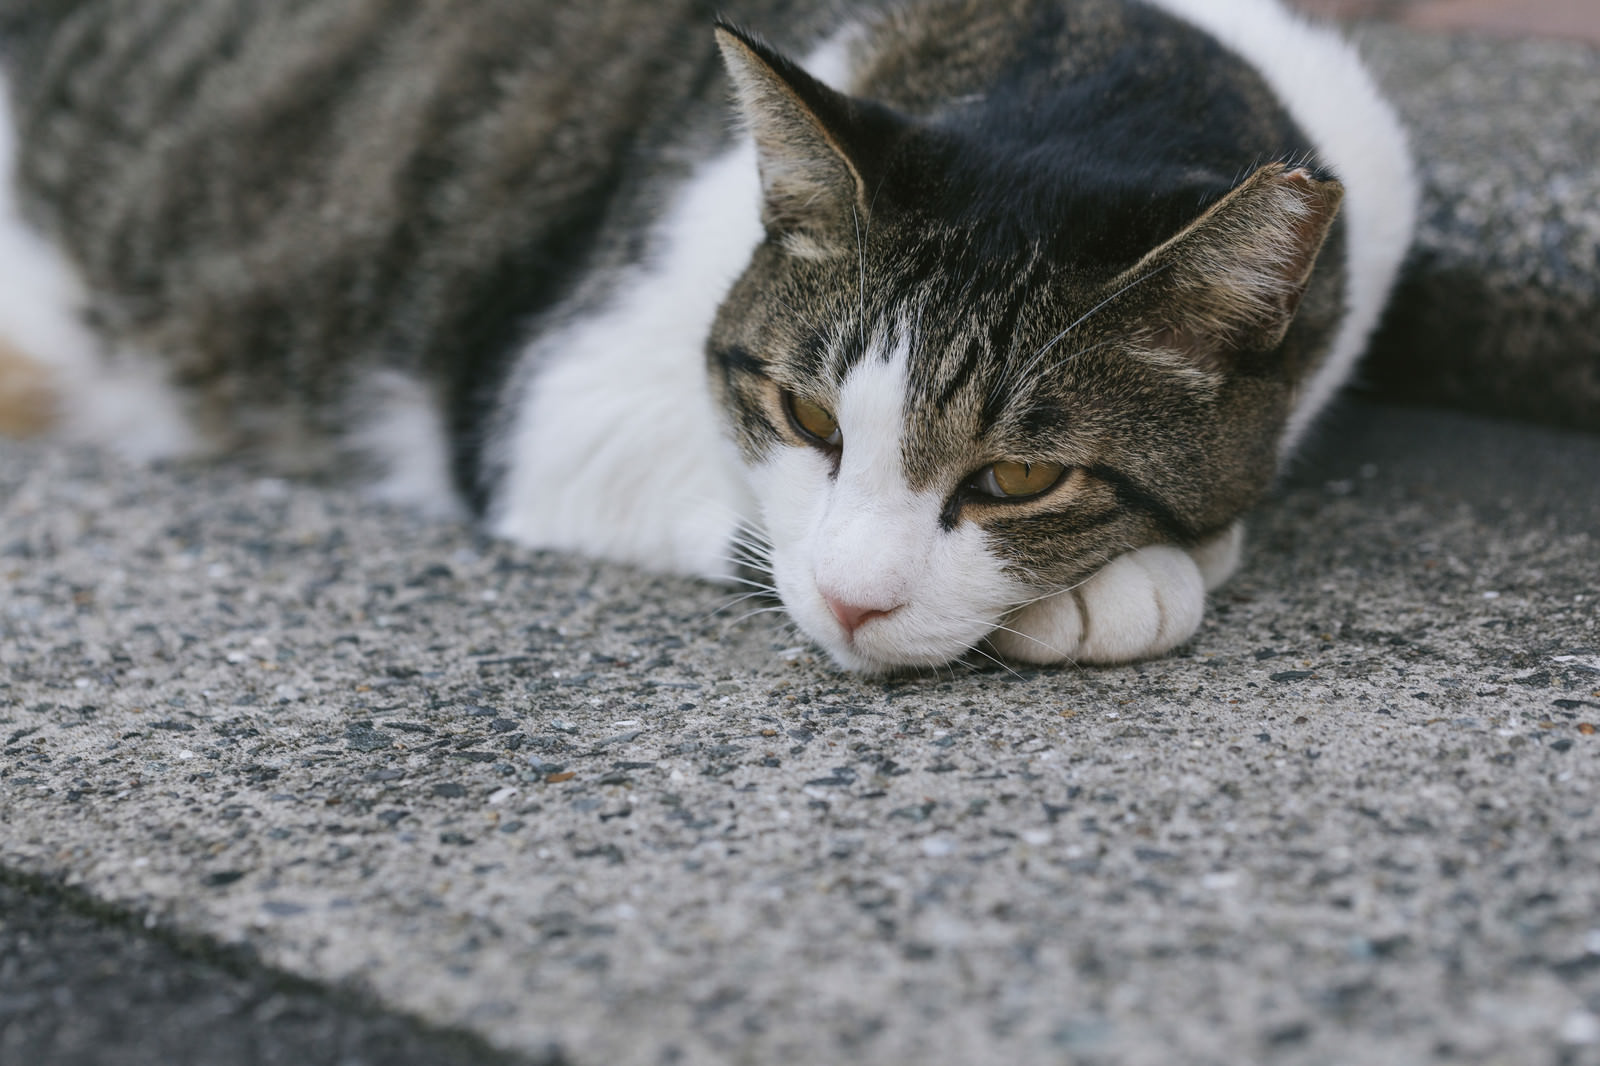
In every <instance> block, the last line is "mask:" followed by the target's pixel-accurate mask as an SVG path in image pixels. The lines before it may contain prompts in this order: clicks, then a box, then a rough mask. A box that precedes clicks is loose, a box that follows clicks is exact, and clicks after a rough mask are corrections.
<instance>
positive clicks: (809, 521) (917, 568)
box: [752, 343, 1024, 672]
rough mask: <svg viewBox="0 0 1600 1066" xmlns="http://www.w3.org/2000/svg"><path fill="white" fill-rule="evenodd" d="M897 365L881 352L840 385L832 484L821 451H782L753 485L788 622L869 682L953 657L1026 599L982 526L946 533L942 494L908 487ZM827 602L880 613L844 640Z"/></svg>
mask: <svg viewBox="0 0 1600 1066" xmlns="http://www.w3.org/2000/svg"><path fill="white" fill-rule="evenodd" d="M906 364H907V349H906V347H905V345H904V343H902V344H900V345H899V346H898V347H896V348H895V349H893V350H892V351H890V352H887V353H885V352H883V351H882V350H881V347H880V349H879V350H878V351H873V352H869V353H868V354H867V355H866V357H865V358H863V359H862V360H861V362H860V363H858V364H857V365H856V366H855V367H854V368H853V369H852V370H851V372H850V374H849V375H848V376H847V377H846V378H845V380H844V382H843V384H842V386H841V388H840V394H839V403H838V411H837V412H836V414H837V417H838V419H839V429H840V433H841V434H842V439H843V448H842V451H841V456H840V463H839V469H838V473H837V475H834V474H833V472H832V462H831V460H830V459H829V457H828V456H826V455H824V454H823V453H822V452H820V451H818V450H816V449H814V448H809V447H804V446H790V447H783V448H779V449H778V450H777V451H776V453H775V454H774V455H773V457H772V458H771V459H770V460H768V461H767V462H766V463H765V464H764V465H763V466H762V467H761V468H760V469H758V470H756V471H754V472H753V476H752V490H753V491H754V492H755V494H756V496H757V497H758V498H759V499H760V501H761V512H762V517H763V519H764V521H765V524H766V529H767V534H768V536H769V538H770V540H771V542H772V545H773V550H772V562H773V578H774V581H775V583H776V584H777V587H778V590H779V592H780V594H781V595H782V597H783V602H784V605H785V606H786V607H787V608H788V610H789V614H790V616H791V617H793V618H794V620H795V622H796V623H798V624H799V626H800V628H801V629H802V630H804V631H805V632H806V634H807V635H808V636H810V637H811V638H812V639H813V640H815V641H816V642H817V643H818V644H820V645H821V646H822V647H823V648H824V649H826V650H827V651H828V653H829V654H831V655H832V656H833V658H834V659H835V660H836V661H837V662H839V664H840V665H842V666H845V667H847V668H849V669H854V670H861V671H866V672H879V671H882V670H885V669H889V668H893V667H898V666H935V665H938V664H941V663H945V662H949V661H950V660H952V659H956V658H959V657H960V656H962V655H963V654H965V653H966V652H967V651H968V650H970V649H972V648H974V647H977V646H978V645H979V644H980V643H981V642H982V641H983V639H984V638H985V637H986V636H987V635H988V634H989V632H990V631H991V630H992V629H993V628H994V626H995V625H996V623H998V622H999V620H1000V617H1001V615H1002V614H1003V613H1004V612H1005V610H1006V609H1007V608H1008V607H1009V606H1010V605H1011V604H1013V603H1015V602H1016V601H1017V600H1018V599H1019V598H1021V596H1022V595H1023V594H1024V592H1023V590H1022V589H1021V587H1020V586H1019V585H1018V584H1017V583H1016V582H1015V581H1013V580H1012V579H1011V578H1010V577H1008V576H1007V575H1006V573H1005V571H1004V569H1003V568H1002V566H1001V563H1000V560H999V559H998V558H996V557H995V556H994V555H993V554H992V553H991V552H990V551H989V548H988V543H987V537H986V536H985V534H984V533H983V531H982V530H981V529H980V528H978V527H977V526H976V525H975V524H973V523H971V522H963V523H960V524H959V525H957V526H956V528H955V529H954V530H949V531H947V530H945V529H943V528H942V527H941V525H940V523H939V515H940V511H941V510H942V508H943V506H944V498H943V496H942V495H940V494H939V493H936V492H920V493H919V492H913V491H912V490H911V489H910V487H909V486H908V485H907V484H906V480H905V474H904V470H903V466H902V461H901V455H900V440H901V436H902V434H903V432H904V428H903V423H904V410H905V398H906ZM830 599H832V600H834V601H836V602H840V603H845V604H849V605H851V606H853V607H857V608H867V609H871V610H877V611H887V612H889V613H888V614H885V615H883V616H880V617H877V618H873V619H871V620H869V621H867V622H865V623H864V624H862V625H861V626H860V628H858V629H857V630H856V631H855V632H854V633H851V632H849V631H848V630H847V629H846V628H845V627H844V626H843V625H842V624H841V623H840V621H839V620H838V618H836V617H835V615H834V612H833V610H832V608H831V607H830V606H829V600H830Z"/></svg>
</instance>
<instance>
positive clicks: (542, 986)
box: [0, 0, 1600, 1066]
mask: <svg viewBox="0 0 1600 1066" xmlns="http://www.w3.org/2000/svg"><path fill="white" fill-rule="evenodd" d="M1307 2H1308V3H1310V4H1321V5H1322V6H1324V7H1328V6H1330V5H1331V6H1336V7H1340V8H1341V9H1342V10H1347V11H1349V10H1354V9H1355V8H1356V7H1361V5H1366V6H1365V7H1364V8H1362V12H1361V13H1364V14H1369V15H1370V14H1385V15H1389V16H1391V17H1394V18H1399V19H1411V18H1413V17H1435V16H1434V15H1425V13H1426V12H1428V11H1430V10H1431V11H1433V12H1435V13H1437V12H1441V11H1444V12H1446V13H1447V14H1451V15H1452V17H1457V18H1458V24H1459V18H1460V17H1462V13H1463V12H1465V13H1466V15H1468V16H1471V17H1472V18H1478V19H1479V20H1480V24H1484V25H1486V24H1487V23H1483V22H1482V19H1483V18H1485V17H1487V16H1486V15H1485V12H1486V11H1488V8H1489V7H1492V6H1495V5H1486V4H1484V3H1480V2H1478V0H1465V2H1463V0H1431V2H1419V0H1307ZM1564 2H1565V0H1537V2H1534V3H1531V4H1521V5H1516V7H1515V12H1520V17H1521V18H1522V19H1523V25H1524V26H1531V25H1532V24H1533V23H1537V22H1538V19H1539V18H1541V17H1543V16H1542V15H1539V14H1538V13H1539V12H1542V11H1546V10H1553V9H1555V8H1558V7H1560V6H1561V5H1562V4H1563V3H1564ZM1566 6H1567V7H1568V8H1571V7H1572V6H1573V5H1572V4H1570V3H1568V4H1566ZM1580 6H1583V7H1584V8H1585V9H1586V10H1587V9H1588V7H1587V5H1581V0H1580ZM1498 7H1499V10H1500V12H1501V13H1502V14H1503V13H1505V12H1509V11H1513V5H1510V4H1506V3H1501V4H1499V5H1498ZM1469 8H1470V9H1471V10H1470V11H1469V10H1468V9H1469ZM1380 9H1381V10H1380ZM1591 13H1592V14H1594V15H1595V18H1594V19H1593V20H1592V21H1593V22H1596V23H1600V9H1593V11H1592V12H1591ZM1489 14H1493V12H1489ZM1579 14H1580V15H1582V12H1581V11H1580V12H1579ZM1532 28H1537V27H1536V26H1534V27H1532ZM1363 32H1364V33H1366V34H1368V40H1367V46H1368V51H1369V53H1370V54H1372V55H1373V57H1374V59H1375V61H1376V63H1377V64H1378V66H1379V69H1380V72H1381V74H1382V76H1383V77H1384V79H1385V80H1386V82H1388V83H1389V84H1390V85H1391V87H1392V88H1393V89H1394V90H1395V91H1396V92H1397V94H1398V95H1399V96H1400V106H1401V108H1402V110H1403V111H1405V112H1406V114H1407V117H1408V119H1410V120H1411V121H1412V122H1413V123H1414V124H1415V125H1416V127H1417V130H1418V141H1419V146H1420V147H1421V148H1422V149H1423V152H1422V154H1423V166H1424V175H1425V179H1426V180H1427V182H1428V190H1429V210H1428V215H1427V218H1426V220H1425V227H1424V241H1423V247H1424V250H1425V251H1424V256H1423V257H1422V258H1421V259H1419V261H1418V264H1419V265H1418V268H1417V272H1416V273H1415V274H1414V277H1415V278H1417V279H1423V280H1428V281H1429V282H1430V284H1431V287H1427V288H1425V289H1424V290H1422V291H1421V294H1420V296H1418V294H1416V293H1413V296H1414V297H1416V298H1417V299H1419V300H1420V303H1418V304H1417V306H1418V307H1421V308H1431V309H1432V310H1429V311H1428V312H1427V314H1429V315H1432V318H1431V320H1428V319H1424V318H1421V317H1420V314H1419V315H1414V317H1413V319H1412V322H1413V325H1412V326H1405V325H1404V323H1402V325H1401V326H1393V325H1391V333H1390V334H1389V338H1390V344H1389V348H1388V350H1387V352H1380V356H1383V357H1387V358H1393V357H1396V356H1398V357H1401V358H1402V359H1403V358H1405V357H1406V356H1407V355H1408V353H1409V355H1410V356H1414V357H1415V358H1417V359H1419V360H1424V361H1427V360H1432V361H1433V362H1432V368H1431V372H1432V373H1434V374H1436V375H1441V374H1442V376H1437V377H1435V378H1434V379H1431V380H1432V381H1433V384H1428V383H1427V381H1428V379H1416V380H1414V381H1413V384H1412V385H1411V386H1408V384H1407V379H1406V378H1405V376H1404V375H1403V374H1400V375H1398V376H1397V374H1396V373H1395V368H1396V367H1402V368H1403V366H1404V365H1405V364H1404V363H1403V362H1402V363H1399V364H1395V363H1375V364H1374V366H1373V374H1372V378H1373V380H1374V381H1375V382H1377V383H1378V384H1380V385H1381V386H1382V387H1384V388H1386V389H1388V390H1390V391H1391V392H1397V393H1401V394H1411V395H1418V396H1423V397H1431V398H1441V397H1443V398H1449V399H1452V400H1454V401H1455V402H1460V403H1468V404H1471V403H1477V402H1480V401H1481V400H1483V399H1485V398H1488V399H1491V400H1493V399H1496V398H1498V399H1499V400H1500V401H1502V403H1501V405H1500V407H1499V409H1502V410H1519V411H1521V413H1523V414H1525V415H1528V414H1531V415H1533V416H1534V417H1545V418H1556V419H1557V420H1560V419H1563V418H1564V419H1565V420H1566V421H1568V422H1569V423H1571V424H1575V425H1587V424H1589V423H1586V422H1584V421H1583V420H1582V418H1583V415H1582V412H1584V411H1591V410H1593V408H1591V407H1587V406H1585V404H1587V403H1588V402H1589V401H1588V400H1586V399H1585V397H1588V396H1590V395H1592V394H1591V393H1589V392H1587V391H1585V389H1586V388H1587V385H1586V384H1585V383H1586V382H1588V381H1589V380H1590V379H1586V378H1583V377H1582V374H1583V373H1585V368H1589V369H1591V370H1592V369H1593V368H1594V367H1595V365H1596V356H1595V350H1594V348H1593V347H1592V343H1593V340H1594V338H1593V336H1589V337H1584V336H1583V335H1582V334H1581V333H1580V332H1578V331H1576V330H1574V329H1573V328H1571V327H1572V324H1573V323H1578V324H1579V325H1580V326H1581V325H1582V323H1583V322H1585V321H1588V320H1587V319H1584V318H1582V316H1583V315H1589V314H1592V313H1593V312H1594V310H1595V308H1596V307H1597V306H1600V302H1597V300H1596V297H1597V296H1600V294H1597V293H1596V292H1595V286H1596V285H1597V284H1600V280H1597V274H1600V260H1592V261H1590V260H1584V259H1583V255H1584V254H1588V253H1593V251H1594V249H1595V247H1597V245H1595V244H1593V243H1590V244H1585V243H1583V242H1584V241H1591V242H1592V241H1593V240H1594V231H1593V222H1594V220H1595V218H1596V217H1600V216H1597V214H1596V212H1595V210H1594V204H1595V202H1596V199H1595V197H1594V196H1590V195H1589V193H1586V192H1584V190H1590V192H1593V191H1594V190H1595V185H1594V182H1595V174H1594V168H1593V165H1592V164H1593V160H1594V158H1595V154H1594V152H1595V150H1597V149H1596V148H1595V146H1596V145H1597V144H1600V137H1597V136H1596V134H1595V127H1594V119H1593V115H1594V114H1596V113H1600V110H1597V109H1595V108H1593V107H1588V105H1583V104H1582V101H1584V100H1590V99H1591V96H1592V94H1593V93H1594V92H1595V91H1596V90H1595V87H1596V84H1597V81H1596V75H1595V67H1594V62H1595V61H1594V53H1592V52H1589V51H1587V50H1585V49H1582V48H1579V47H1577V46H1574V45H1570V44H1563V43H1560V42H1557V43H1555V44H1550V43H1538V44H1535V43H1521V42H1511V43H1506V42H1498V43H1473V42H1468V41H1449V40H1442V39H1431V38H1424V37H1417V36H1412V35H1405V34H1403V33H1400V32H1399V31H1393V30H1386V29H1382V28H1378V29H1367V30H1363ZM1573 32H1579V31H1573ZM1585 94H1591V95H1585ZM1580 105H1582V106H1580ZM1583 107H1587V110H1584V109H1583ZM1507 146H1514V150H1508V148H1507ZM1586 196H1588V197H1589V198H1588V199H1585V197H1586ZM1586 227H1587V228H1586ZM1548 292H1555V293H1557V294H1558V297H1559V298H1558V299H1554V300H1551V299H1548V298H1546V296H1541V293H1548ZM1541 300H1542V301H1543V302H1540V301H1541ZM1430 301H1432V302H1430ZM1518 301H1521V303H1519V302H1518ZM1480 307H1493V308H1495V309H1496V310H1497V311H1499V312H1504V311H1506V310H1507V309H1508V308H1509V309H1511V311H1512V312H1514V313H1511V314H1496V315H1491V316H1485V315H1477V316H1476V317H1474V314H1473V312H1474V311H1475V309H1477V308H1480ZM1517 307H1533V308H1534V311H1533V312H1532V313H1531V315H1530V314H1523V313H1521V312H1516V308H1517ZM1552 308H1553V310H1552ZM1541 309H1542V310H1541ZM1552 321H1554V322H1555V323H1556V325H1557V326H1558V327H1560V328H1556V329H1550V328H1547V327H1548V325H1549V323H1550V322H1552ZM1417 322H1421V325H1416V324H1415V323H1417ZM1526 322H1532V326H1519V325H1517V324H1518V323H1526ZM1508 328H1509V329H1511V330H1512V332H1511V333H1509V334H1508V333H1507V332H1506V330H1507V329H1508ZM1404 329H1410V330H1411V333H1410V334H1409V338H1410V339H1407V334H1405V333H1404V332H1396V331H1399V330H1404ZM1497 330H1499V331H1501V332H1499V333H1496V332H1495V331H1497ZM1507 336H1510V337H1512V339H1513V340H1516V338H1519V337H1520V338H1523V340H1520V341H1516V344H1513V345H1510V346H1507V345H1505V344H1504V341H1505V339H1506V337H1507ZM1397 338H1398V339H1397ZM1530 338H1531V339H1530ZM1518 345H1520V347H1519V346H1518ZM1501 351H1508V352H1512V353H1513V354H1520V355H1521V356H1523V358H1520V359H1517V360H1512V361H1509V362H1507V361H1500V362H1497V361H1496V356H1497V354H1498V353H1499V352H1501ZM1439 356H1443V358H1439ZM1541 360H1543V362H1540V361H1541ZM1506 367H1509V368H1510V370H1509V371H1505V372H1510V371H1515V374H1516V375H1519V376H1516V377H1514V379H1512V380H1510V381H1509V382H1508V381H1507V380H1506V379H1497V378H1495V377H1493V376H1492V374H1494V373H1501V372H1502V371H1503V370H1504V368H1506ZM1541 367H1543V368H1544V369H1543V370H1541V369H1540V368H1541ZM1486 368H1487V369H1488V370H1489V371H1491V376H1490V377H1489V378H1485V377H1484V376H1483V371H1484V370H1485V369H1486ZM1530 368H1531V372H1530ZM1551 368H1554V369H1553V371H1552V369H1551ZM1541 374H1546V375H1553V376H1546V377H1545V378H1543V379H1542V380H1543V386H1544V392H1543V395H1544V396H1545V397H1548V398H1549V400H1550V402H1549V403H1547V404H1545V405H1544V407H1543V408H1541V407H1539V405H1537V404H1535V405H1534V406H1533V407H1532V408H1531V409H1530V408H1529V407H1528V405H1527V404H1526V403H1525V402H1524V401H1525V400H1526V399H1527V397H1528V396H1529V395H1532V396H1533V397H1535V398H1537V396H1538V395H1540V394H1539V393H1538V392H1534V393H1532V394H1529V393H1527V392H1526V391H1525V390H1526V387H1527V386H1529V385H1532V386H1534V387H1536V388H1537V387H1538V386H1539V385H1540V383H1541V377H1540V375H1541ZM1563 375H1567V376H1563ZM1572 375H1577V376H1572ZM1416 381H1421V382H1422V383H1421V384H1417V383H1416ZM1430 390H1432V391H1430ZM1452 390H1453V391H1452ZM1563 404H1565V405H1567V406H1565V407H1563V406H1562V405H1563ZM1573 404H1576V407H1573V406H1572V405H1573ZM1565 410H1577V411H1579V412H1580V414H1579V417H1577V418H1572V417H1568V416H1566V415H1563V414H1561V412H1562V411H1565ZM1597 485H1600V436H1593V435H1583V434H1575V433H1563V432H1559V431H1554V430H1550V429H1540V428H1532V427H1529V426H1524V425H1517V424H1514V423H1507V422H1498V421H1493V420H1489V419H1484V418H1474V417H1468V416H1463V415H1450V414H1441V413H1437V412H1428V411H1421V410H1408V409H1404V408H1392V407H1377V406H1362V405H1352V406H1347V407H1345V408H1344V409H1342V410H1341V411H1339V412H1338V413H1337V414H1336V416H1335V417H1334V418H1333V419H1331V420H1330V422H1329V423H1328V424H1327V426H1326V427H1325V429H1324V432H1323V433H1322V434H1321V436H1320V439H1319V440H1318V441H1317V442H1316V444H1315V446H1314V448H1313V449H1312V452H1311V454H1310V456H1309V457H1308V458H1307V460H1306V461H1305V462H1304V463H1302V464H1301V465H1300V466H1299V467H1298V468H1297V470H1296V471H1295V472H1294V474H1293V476H1292V477H1291V479H1290V481H1289V483H1288V484H1287V486H1286V487H1285V489H1284V491H1283V492H1282V493H1281V494H1280V495H1279V496H1278V498H1276V499H1275V500H1274V501H1273V502H1271V503H1270V504H1269V505H1268V506H1266V507H1265V508H1263V510H1262V513H1261V514H1260V516H1259V517H1258V518H1257V519H1256V521H1255V523H1254V526H1253V535H1252V539H1253V544H1252V547H1251V553H1250V561H1249V563H1248V564H1247V567H1246V569H1245V571H1244V572H1243V573H1242V574H1241V575H1240V577H1239V578H1238V579H1237V580H1236V581H1235V582H1234V583H1233V584H1231V585H1230V586H1229V587H1228V588H1227V589H1226V590H1224V592H1223V593H1222V594H1221V595H1220V597H1219V599H1218V602H1217V603H1216V605H1215V607H1214V609H1213V611H1212V613H1211V615H1210V617H1209V618H1208V620H1207V623H1206V625H1205V627H1204V628H1203V629H1202V631H1201V633H1200V634H1199V635H1198V636H1197V637H1196V638H1195V640H1194V641H1193V642H1191V644H1190V645H1188V646H1187V647H1186V648H1184V649H1183V650H1182V651H1181V652H1180V653H1179V654H1178V655H1176V656H1175V657H1173V658H1170V659H1167V660H1163V661H1161V662H1157V663H1152V664H1145V665H1143V666H1138V667H1130V668H1124V669H1111V670H1094V671H1078V670H1057V671H1034V670H1024V671H1016V672H1013V671H1008V670H1002V669H997V668H992V667H988V668H981V669H980V668H957V669H953V670H950V671H945V672H943V673H942V674H940V675H938V676H933V677H925V678H919V679H908V680H900V681H894V682H862V681H859V680H856V679H852V678H849V677H845V676H842V675H840V674H837V673H836V672H834V671H833V670H832V669H830V668H829V667H828V666H827V665H826V664H825V663H822V662H820V661H818V660H817V658H816V657H815V656H814V655H813V654H812V653H811V652H810V651H809V650H808V649H806V648H804V647H802V646H799V643H798V640H797V638H795V637H794V636H793V635H792V633H790V632H789V631H788V630H787V628H786V627H785V626H784V625H783V624H782V622H781V620H778V619H776V618H775V617H774V616H772V615H770V614H761V615H755V616H753V617H749V618H742V617H741V616H743V615H744V614H745V613H746V612H747V611H749V610H751V609H754V608H753V607H752V605H749V604H742V605H732V606H727V607H726V608H724V609H722V610H720V611H719V610H718V608H719V607H720V606H722V605H724V604H726V603H727V601H728V600H729V599H730V598H731V597H729V596H727V595H726V594H724V593H723V592H721V591H719V590H716V589H712V588H709V587H707V586H703V585H697V584H694V583H688V582H673V581H663V580H659V579H654V578H650V577H646V576H644V575H641V574H639V573H637V572H634V571H629V570H626V569H623V568H618V567H610V566H602V565H597V564H592V563H587V562H583V561H579V560H574V559H570V558H558V557H554V556H544V555H537V554H532V553H527V552H521V551H518V550H515V549H511V548H508V547H506V546H504V545H500V544H496V543H493V542H489V541H486V540H483V539H482V538H480V537H478V536H477V535H475V534H474V533H473V532H472V531H470V530H467V529H464V528H461V527H458V526H449V525H432V524H426V523H420V522H418V521H416V520H414V519H412V518H411V517H409V516H406V515H403V514H395V513H384V512H380V511H375V510H372V509H370V508H367V507H365V506H363V505H362V504H360V503H359V502H358V501H356V500H354V499H352V498H351V497H350V496H349V494H347V493H344V492H341V491H339V490H335V489H329V488H319V487H316V486H311V485H297V484H284V483H281V482H276V481H260V480H258V479H255V478H253V477H251V476H249V475H247V474H244V473H242V472H241V471H239V470H237V469H232V468H201V469H185V468H179V469H169V470H157V471H140V470H129V469H126V468H122V467H119V466H117V465H116V464H114V463H112V462H110V461H108V460H106V459H105V458H104V457H99V456H93V455H86V454H83V453H62V452H55V451H49V450H46V449H42V448H39V447H35V446H27V445H19V444H13V443H8V442H0V738H3V739H4V745H3V747H0V1066H11V1064H12V1063H18V1064H22V1063H26V1064H28V1066H79V1064H82V1066H183V1064H191V1063H192V1064H196V1066H200V1064H206V1066H209V1064H213V1063H226V1064H228V1066H255V1064H263V1066H265V1064H268V1063H272V1064H277V1063H283V1062H297V1063H301V1064H304V1066H318V1064H321V1063H328V1064H338V1066H358V1064H363V1063H373V1064H386V1066H387V1064H404V1063H410V1062H416V1063H438V1064H449V1063H455V1062H475V1063H480V1064H485V1066H488V1064H499V1063H506V1064H541V1066H566V1064H574V1066H577V1064H591V1063H592V1064H597V1066H611V1064H628V1063H647V1064H657V1063H678V1062H682V1063H702V1062H705V1063H724V1062H726V1063H843V1062H851V1063H855V1062H861V1063H905V1062H919V1063H932V1064H942V1063H951V1064H956V1063H961V1064H969V1063H990V1062H997V1063H998V1062H1004V1063H1039V1062H1051V1063H1054V1062H1070V1063H1086V1064H1098V1063H1132V1064H1142V1063H1151V1064H1162V1066H1169V1064H1173V1066H1189V1064H1208V1063H1216V1064H1219V1066H1221V1064H1227V1066H1237V1064H1244V1063H1254V1062H1272V1063H1286V1064H1300V1063H1305V1064H1313V1063H1314V1064H1328V1063H1349V1064H1361V1066H1368V1064H1386V1063H1435V1062H1437V1063H1495V1064H1501V1063H1503V1064H1507V1066H1542V1064H1561V1066H1586V1064H1597V1063H1600V917H1597V916H1600V814H1597V811H1596V803H1597V794H1600V737H1597V736H1596V726H1597V724H1600V625H1597V621H1600V610H1597V604H1600V543H1597V542H1600V487H1597ZM491 1044H492V1045H493V1050H491V1049H490V1048H489V1046H488V1045H491Z"/></svg>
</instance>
